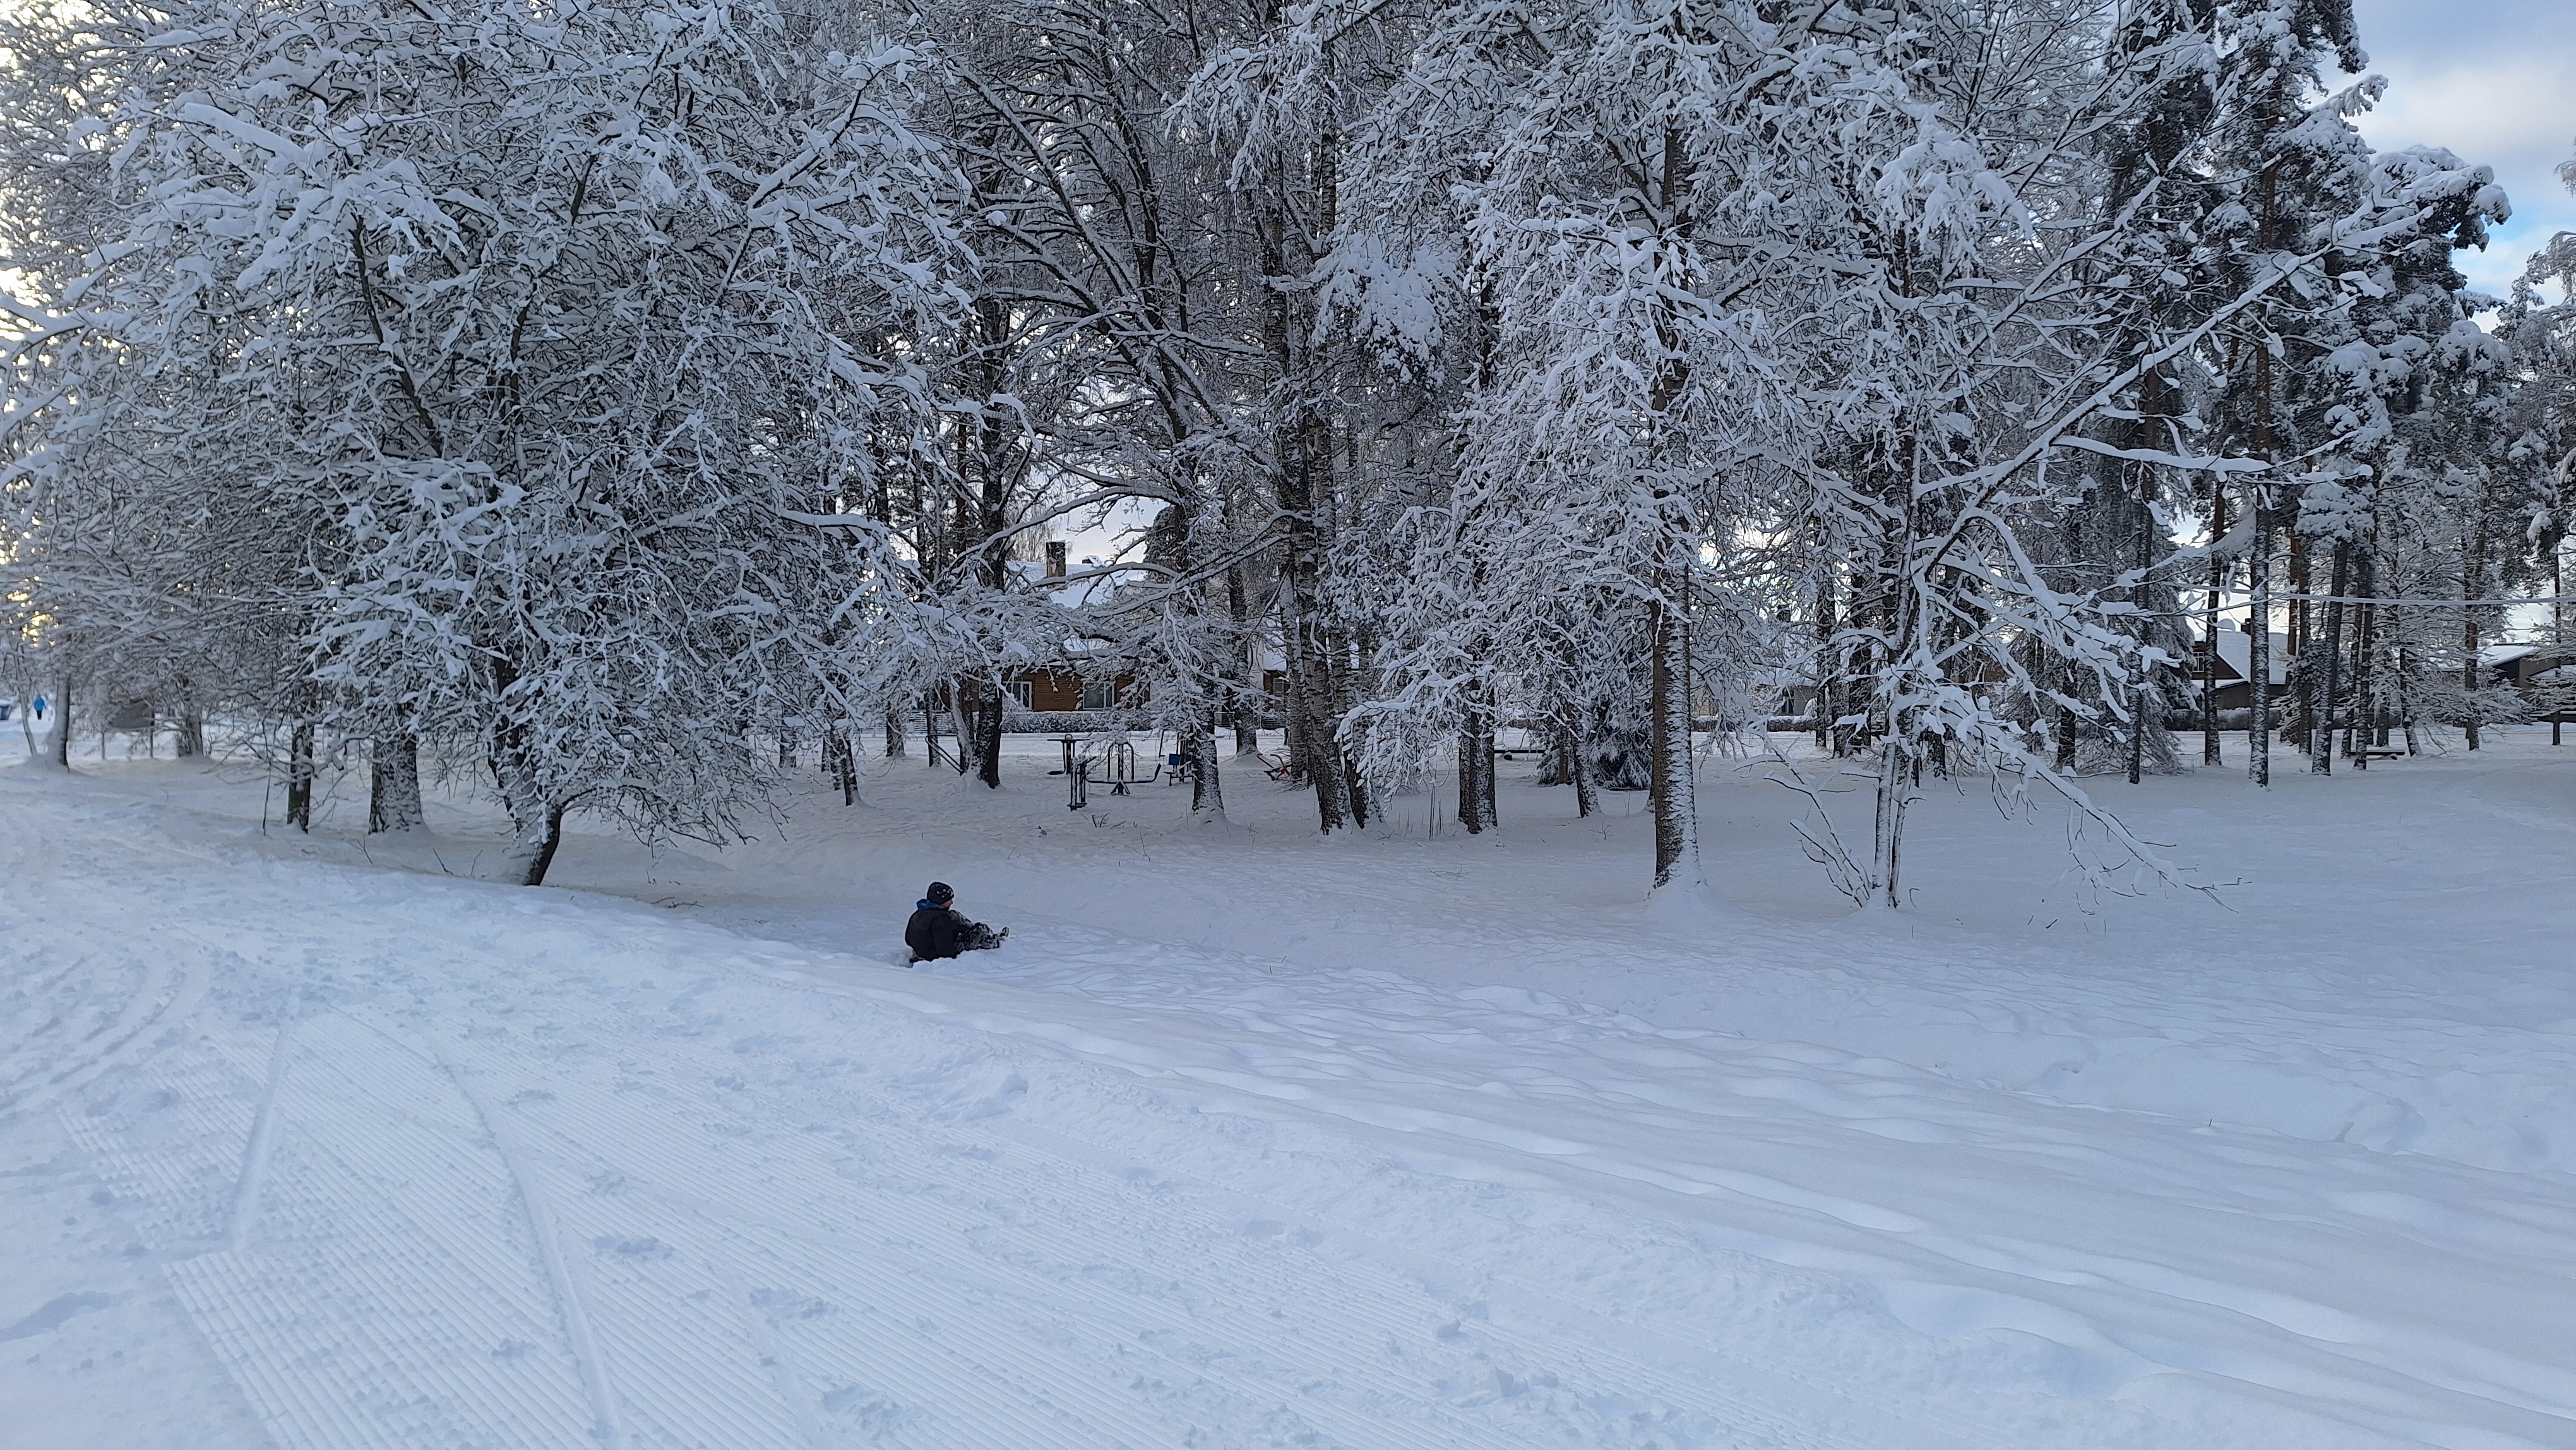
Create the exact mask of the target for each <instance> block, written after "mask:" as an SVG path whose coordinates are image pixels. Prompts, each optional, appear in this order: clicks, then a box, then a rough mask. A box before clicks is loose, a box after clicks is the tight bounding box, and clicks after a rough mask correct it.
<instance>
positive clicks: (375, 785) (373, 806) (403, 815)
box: [367, 735, 423, 836]
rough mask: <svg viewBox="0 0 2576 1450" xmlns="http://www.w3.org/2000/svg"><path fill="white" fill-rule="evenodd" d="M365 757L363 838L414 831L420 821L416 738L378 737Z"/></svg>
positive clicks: (418, 765)
mask: <svg viewBox="0 0 2576 1450" xmlns="http://www.w3.org/2000/svg"><path fill="white" fill-rule="evenodd" d="M368 753H369V755H370V757H371V759H370V761H369V764H368V770H367V834H368V835H371V836H374V835H381V834H383V833H385V832H387V831H409V830H414V829H416V828H418V827H419V826H420V824H421V822H422V819H423V817H422V814H421V806H420V737H419V736H417V735H379V736H377V737H376V740H375V744H374V746H373V747H372V748H371V749H370V750H369V752H368Z"/></svg>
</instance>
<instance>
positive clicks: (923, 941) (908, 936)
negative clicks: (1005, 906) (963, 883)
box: [903, 901, 984, 962]
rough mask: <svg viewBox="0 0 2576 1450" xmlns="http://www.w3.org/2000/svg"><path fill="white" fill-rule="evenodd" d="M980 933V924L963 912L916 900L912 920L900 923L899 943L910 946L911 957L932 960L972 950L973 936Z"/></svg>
mask: <svg viewBox="0 0 2576 1450" xmlns="http://www.w3.org/2000/svg"><path fill="white" fill-rule="evenodd" d="M983 934H984V928H983V927H982V926H980V925H978V924H977V923H975V922H972V921H969V920H967V919H966V914H965V913H964V912H961V911H959V910H957V909H956V908H954V907H949V906H938V905H934V904H933V903H931V902H927V901H919V902H915V903H913V912H912V920H910V921H908V922H906V923H904V927H903V944H904V945H905V946H908V947H910V948H912V959H913V960H914V961H916V962H935V961H938V960H940V959H941V958H943V957H953V956H955V955H957V954H958V953H959V952H962V951H973V950H974V949H975V947H976V946H977V945H978V943H977V941H976V938H978V937H980V936H982V935H983Z"/></svg>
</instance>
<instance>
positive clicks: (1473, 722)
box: [1458, 681, 1496, 836]
mask: <svg viewBox="0 0 2576 1450" xmlns="http://www.w3.org/2000/svg"><path fill="white" fill-rule="evenodd" d="M1465 694H1466V698H1467V705H1466V710H1465V713H1464V716H1463V718H1462V719H1461V720H1460V722H1459V728H1458V824H1460V825H1462V826H1465V827H1466V828H1467V834H1469V835H1471V836H1473V835H1480V834H1482V833H1483V832H1485V831H1488V830H1491V829H1492V828H1493V827H1494V825H1495V824H1496V821H1495V811H1494V714H1493V709H1492V707H1491V706H1490V705H1488V704H1487V703H1486V702H1485V692H1484V686H1483V685H1482V684H1480V683H1476V682H1473V681H1471V682H1469V684H1468V685H1467V688H1466V691H1465Z"/></svg>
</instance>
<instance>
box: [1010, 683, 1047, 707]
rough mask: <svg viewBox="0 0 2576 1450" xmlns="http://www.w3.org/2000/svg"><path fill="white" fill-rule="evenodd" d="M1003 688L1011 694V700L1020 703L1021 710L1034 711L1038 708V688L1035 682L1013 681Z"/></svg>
mask: <svg viewBox="0 0 2576 1450" xmlns="http://www.w3.org/2000/svg"><path fill="white" fill-rule="evenodd" d="M1003 688H1004V689H1006V690H1009V691H1010V692H1011V698H1012V699H1014V700H1017V701H1019V702H1020V708H1021V709H1023V710H1034V709H1036V708H1037V707H1038V706H1037V698H1038V687H1037V682H1036V681H1034V680H1013V681H1011V682H1010V683H1009V684H1007V685H1005V686H1003Z"/></svg>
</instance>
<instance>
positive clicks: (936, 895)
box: [921, 881, 957, 906]
mask: <svg viewBox="0 0 2576 1450" xmlns="http://www.w3.org/2000/svg"><path fill="white" fill-rule="evenodd" d="M921 894H922V895H923V896H924V897H925V898H927V899H929V900H931V901H935V902H938V903H939V904H940V905H942V906H946V905H947V904H948V903H950V902H952V901H954V900H956V899H957V893H956V892H954V891H951V890H949V889H948V883H947V882H945V881H933V882H931V883H930V889H929V890H928V891H925V892H923V893H921Z"/></svg>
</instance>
